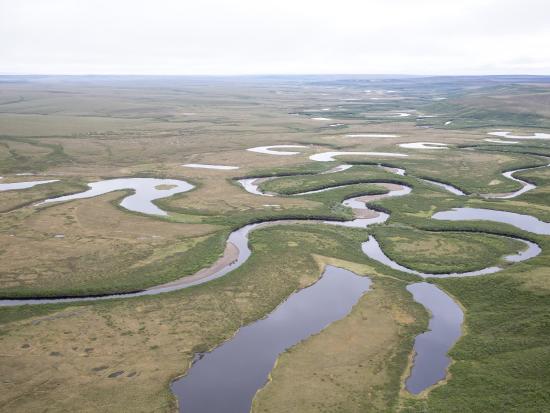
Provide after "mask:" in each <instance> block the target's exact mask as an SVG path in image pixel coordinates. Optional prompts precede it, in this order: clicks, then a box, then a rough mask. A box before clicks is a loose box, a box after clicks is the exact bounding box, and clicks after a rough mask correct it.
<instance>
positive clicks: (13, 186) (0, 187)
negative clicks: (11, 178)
mask: <svg viewBox="0 0 550 413" xmlns="http://www.w3.org/2000/svg"><path fill="white" fill-rule="evenodd" d="M0 179H2V178H1V177H0ZM53 182H59V179H48V180H43V181H27V182H10V183H6V184H0V192H3V191H14V190H17V189H27V188H32V187H33V186H36V185H44V184H50V183H53Z"/></svg>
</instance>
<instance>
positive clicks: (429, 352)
mask: <svg viewBox="0 0 550 413" xmlns="http://www.w3.org/2000/svg"><path fill="white" fill-rule="evenodd" d="M407 290H408V291H409V292H410V293H411V294H412V295H413V298H414V300H415V301H416V302H418V303H420V304H422V305H423V306H424V307H425V308H426V309H427V310H428V311H429V312H430V313H431V315H432V317H431V318H430V324H429V326H428V331H427V332H425V333H423V334H420V335H419V336H417V337H416V339H415V341H414V350H415V352H416V355H415V357H414V365H413V367H412V370H411V375H410V376H409V378H408V379H407V381H406V382H405V387H406V388H407V390H408V391H410V392H411V393H414V394H418V393H420V392H421V391H422V390H424V389H426V388H428V387H430V386H432V385H434V384H436V383H437V382H438V381H440V380H443V379H444V378H445V376H446V373H447V368H448V367H449V364H450V362H451V359H450V358H449V357H448V356H447V353H448V351H449V350H450V349H451V347H452V346H453V345H454V343H455V342H456V341H457V340H458V339H459V338H460V336H461V327H462V322H463V321H464V314H463V312H462V310H461V308H460V307H459V305H458V304H457V303H455V302H454V301H453V299H452V298H451V297H449V296H448V295H447V294H445V293H444V292H443V291H441V290H440V289H439V288H437V287H436V286H435V285H433V284H429V283H426V282H421V283H416V284H411V285H409V286H407Z"/></svg>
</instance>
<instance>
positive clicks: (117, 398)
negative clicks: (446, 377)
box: [0, 225, 411, 412]
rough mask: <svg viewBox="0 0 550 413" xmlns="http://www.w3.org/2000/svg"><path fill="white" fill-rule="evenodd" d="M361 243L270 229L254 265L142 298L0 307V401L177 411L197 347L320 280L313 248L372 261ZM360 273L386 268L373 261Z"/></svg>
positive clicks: (312, 230)
mask: <svg viewBox="0 0 550 413" xmlns="http://www.w3.org/2000/svg"><path fill="white" fill-rule="evenodd" d="M360 239H364V234H363V233H360V232H357V231H348V230H347V229H344V228H337V227H328V226H322V227H321V226H318V227H312V226H308V225H302V226H284V227H283V226H281V227H272V228H266V229H261V230H258V231H257V232H254V233H252V234H251V244H252V247H253V254H252V256H251V258H250V259H249V261H247V262H246V263H245V264H244V265H243V266H242V267H240V268H238V269H237V270H235V271H234V272H232V273H230V274H228V275H227V276H226V277H222V278H220V279H218V280H215V281H213V282H210V283H207V284H203V285H201V286H197V287H193V288H189V289H186V290H180V291H177V292H172V293H166V294H163V295H159V296H149V297H140V298H136V299H126V300H113V301H104V302H95V303H80V304H72V305H47V306H40V307H21V308H3V309H0V320H1V324H0V345H1V347H2V349H4V350H3V352H2V354H1V355H0V358H1V359H2V360H1V361H2V362H1V365H2V374H3V377H4V380H3V381H2V383H1V384H0V387H1V388H2V391H0V395H1V396H0V406H1V408H2V410H6V411H11V412H19V411H21V412H23V411H25V412H26V411H34V410H37V409H40V408H41V406H44V404H46V403H47V404H48V406H49V407H50V408H51V409H52V410H56V411H74V410H80V411H89V412H92V411H105V409H106V408H108V409H109V410H111V411H143V412H145V411H173V410H174V408H175V400H174V398H173V396H172V395H171V393H170V391H169V383H170V381H171V380H172V379H174V378H175V377H177V376H179V375H181V374H184V373H185V372H186V370H187V369H188V367H189V364H190V362H191V360H192V358H193V354H194V353H195V352H198V351H205V350H208V349H211V348H213V347H215V346H217V345H219V344H220V343H222V342H223V341H224V340H227V339H229V338H230V337H231V336H232V335H233V334H234V333H235V331H236V330H237V329H238V328H239V327H240V326H241V325H244V324H248V323H250V322H251V321H253V320H256V319H258V318H261V317H263V316H265V315H266V314H268V313H269V312H270V311H272V310H273V309H274V308H275V307H276V306H277V305H278V304H279V303H280V302H281V301H282V300H284V299H285V298H286V297H288V295H289V294H291V293H292V291H294V290H296V289H298V288H302V287H305V286H307V285H310V284H311V283H312V282H314V281H315V280H317V279H318V277H319V276H320V273H321V271H320V268H319V266H318V264H317V262H316V261H315V259H314V257H313V255H312V254H318V255H322V256H331V257H336V258H338V259H341V260H345V261H350V262H357V263H362V264H365V265H366V264H367V262H366V260H365V257H364V256H363V254H362V253H361V250H360V247H359V243H358V241H359V240H360ZM258 269H261V271H259V270H258ZM363 272H364V273H365V274H367V275H370V276H373V277H375V276H376V275H377V274H381V273H379V272H378V271H377V270H376V269H375V268H374V267H370V266H368V265H367V266H365V267H363ZM360 321H361V320H360V319H359V320H357V319H356V320H355V321H354V323H355V324H356V323H358V322H359V324H356V325H358V326H359V325H361V323H360ZM391 323H393V324H392V326H393V325H395V324H394V322H391ZM383 324H384V323H383ZM381 327H382V328H384V325H382V326H381ZM390 328H394V327H390ZM359 330H360V329H359ZM359 330H358V333H359ZM348 334H350V337H354V334H355V333H354V331H353V330H352V331H349V333H348ZM361 334H363V333H361ZM409 334H411V333H410V330H409ZM409 340H410V338H409ZM398 348H401V347H400V345H399V344H398ZM357 350H358V351H360V348H357ZM400 351H403V350H400ZM400 354H401V356H399V357H396V358H395V362H394V363H392V364H391V365H389V366H388V367H387V368H388V371H389V372H388V376H389V377H395V376H396V375H398V374H400V372H401V371H402V370H403V369H404V368H405V365H406V357H405V356H404V354H403V353H400ZM52 371H55V374H52ZM342 380H343V381H342V383H344V382H345V380H346V379H345V378H344V377H342ZM37 390H41V391H37ZM67 394H71V397H67ZM106 406H108V407H106Z"/></svg>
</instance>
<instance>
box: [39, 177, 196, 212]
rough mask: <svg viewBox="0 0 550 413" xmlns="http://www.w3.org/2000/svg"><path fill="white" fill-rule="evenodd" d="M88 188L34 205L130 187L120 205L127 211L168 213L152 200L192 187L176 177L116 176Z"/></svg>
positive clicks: (92, 184)
mask: <svg viewBox="0 0 550 413" xmlns="http://www.w3.org/2000/svg"><path fill="white" fill-rule="evenodd" d="M88 186H89V187H90V189H88V190H87V191H84V192H79V193H77V194H71V195H65V196H60V197H57V198H50V199H46V200H45V201H42V202H39V203H37V204H36V206H39V205H44V204H49V203H52V202H65V201H72V200H74V199H83V198H92V197H94V196H99V195H103V194H106V193H109V192H113V191H120V190H125V189H130V190H133V191H134V194H132V195H129V196H127V197H125V198H124V199H123V200H122V201H121V202H120V206H121V207H123V208H126V209H127V210H129V211H134V212H141V213H143V214H150V215H163V216H164V215H168V214H167V213H166V211H163V210H162V209H160V208H159V207H157V206H156V205H155V204H153V202H152V201H154V200H155V199H161V198H166V197H169V196H172V195H175V194H181V193H183V192H187V191H190V190H191V189H193V188H194V186H193V185H191V184H190V183H188V182H185V181H180V180H177V179H158V178H117V179H109V180H106V181H99V182H92V183H90V184H88Z"/></svg>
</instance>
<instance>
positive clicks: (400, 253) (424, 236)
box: [371, 227, 525, 274]
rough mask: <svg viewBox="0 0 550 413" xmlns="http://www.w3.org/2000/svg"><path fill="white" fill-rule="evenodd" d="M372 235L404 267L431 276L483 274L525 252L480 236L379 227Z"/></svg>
mask: <svg viewBox="0 0 550 413" xmlns="http://www.w3.org/2000/svg"><path fill="white" fill-rule="evenodd" d="M371 232H373V233H374V235H376V239H377V241H378V242H379V244H380V246H381V247H382V250H383V251H384V252H385V254H386V255H387V256H388V257H390V258H391V259H393V260H394V261H396V262H398V263H399V264H401V265H403V266H405V267H408V268H411V269H414V270H417V271H420V272H426V273H432V274H445V273H452V272H458V273H461V272H467V271H474V270H480V269H482V268H486V267H490V266H493V265H497V264H499V261H501V258H502V257H503V256H505V255H509V254H513V253H516V252H517V251H521V250H523V249H524V248H525V245H524V244H523V243H521V242H519V241H515V240H513V239H511V238H506V237H500V236H495V235H488V234H481V233H463V232H450V231H444V232H426V231H418V230H415V229H411V228H401V227H377V228H373V229H372V230H371Z"/></svg>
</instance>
